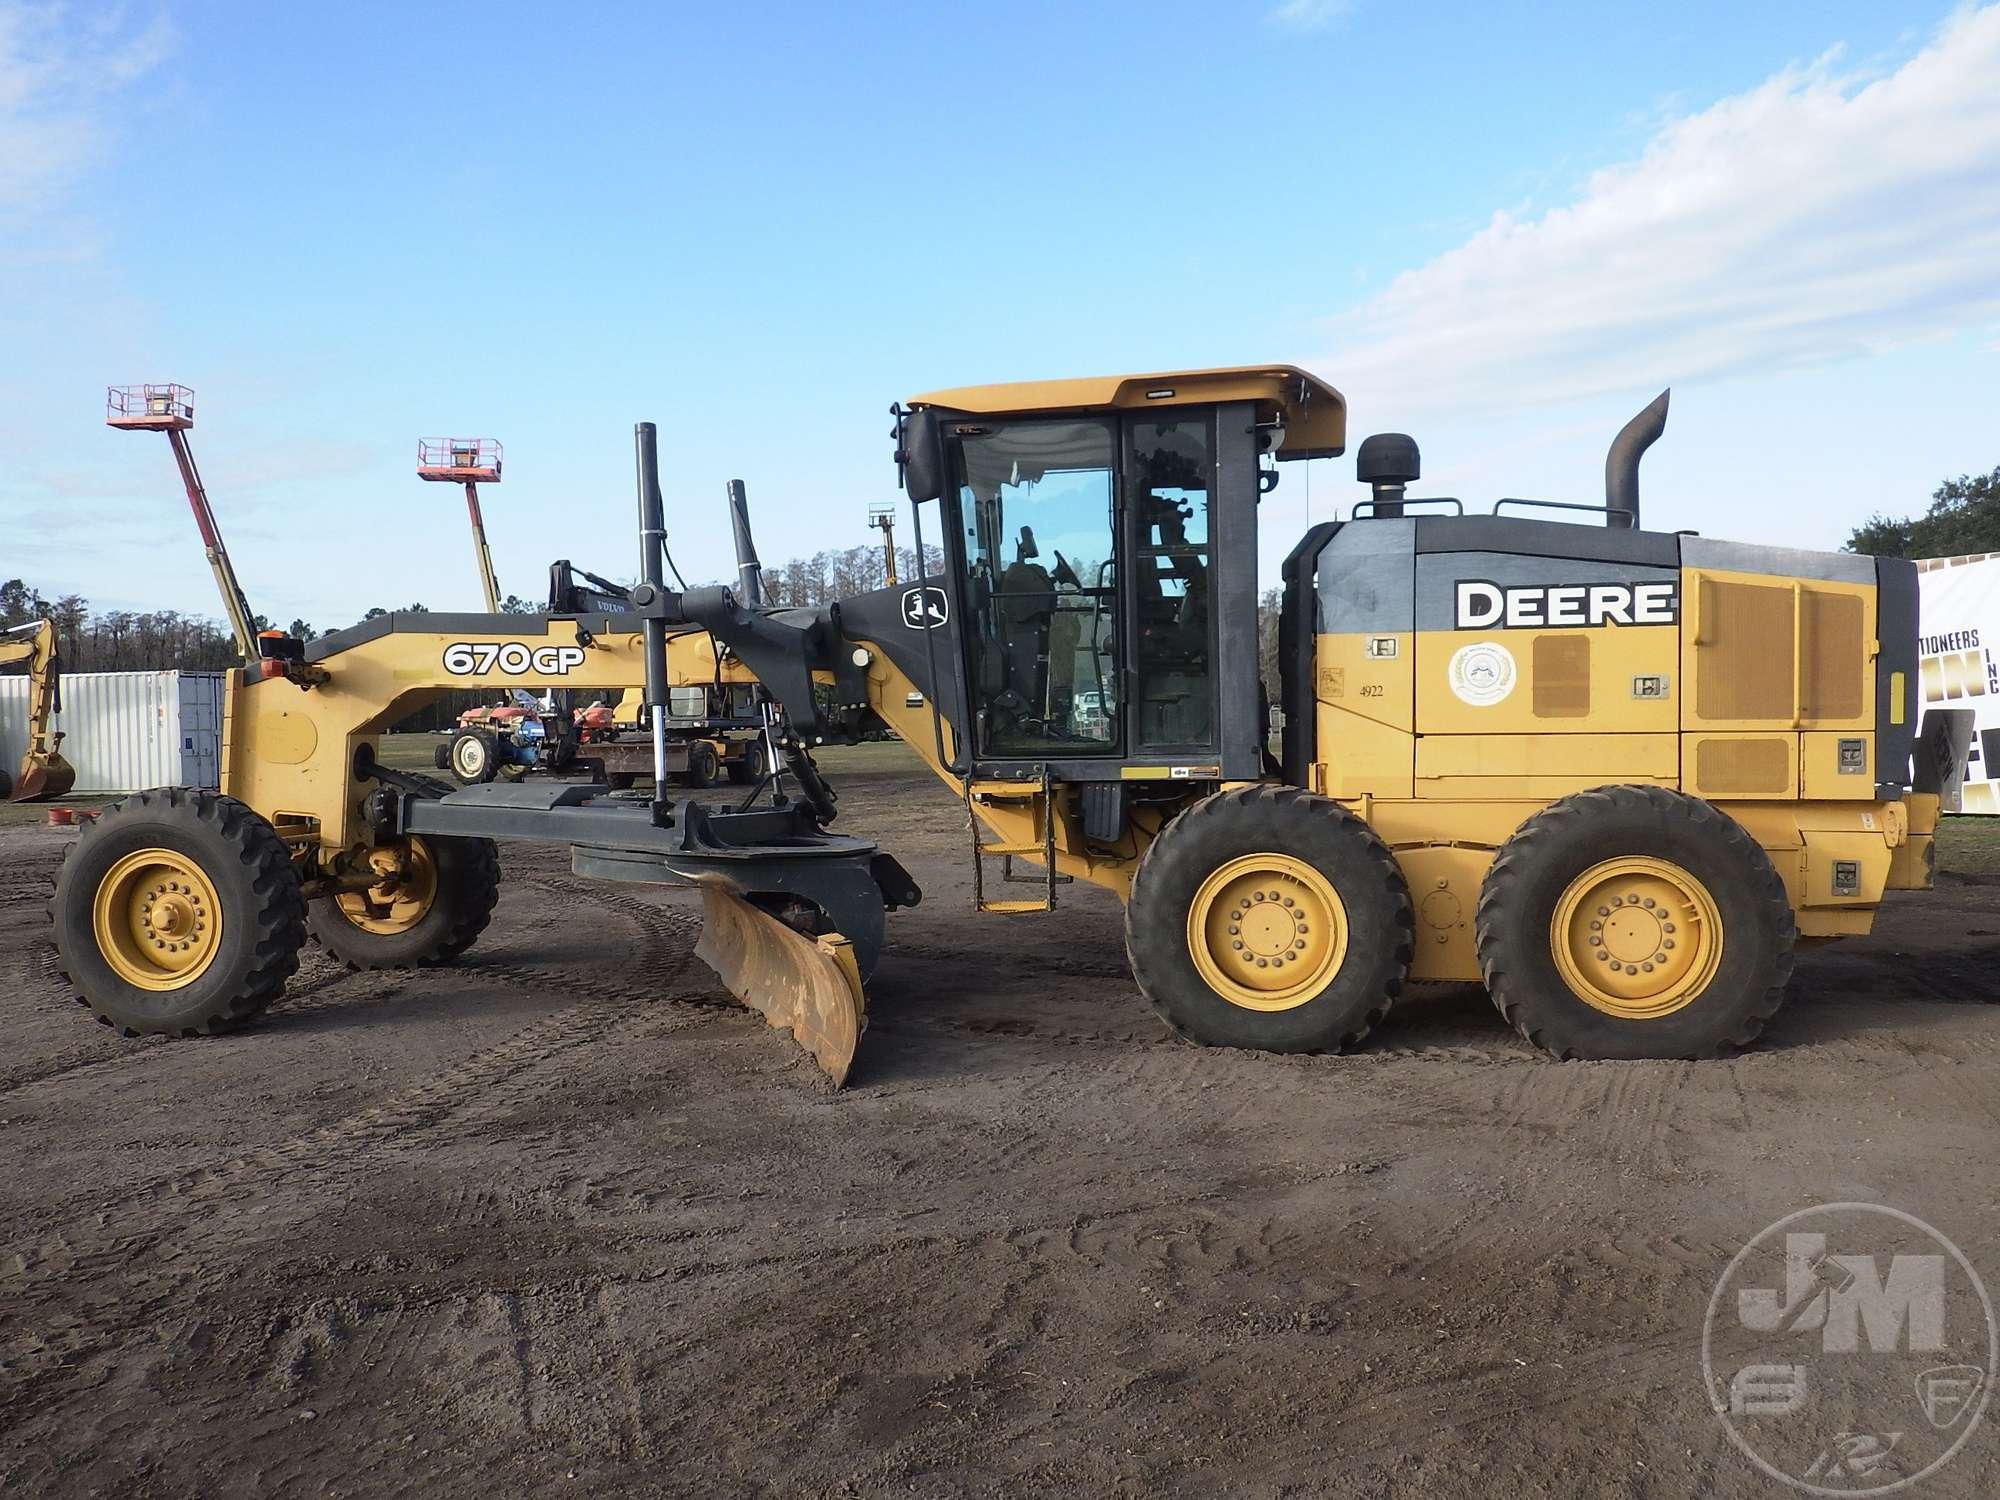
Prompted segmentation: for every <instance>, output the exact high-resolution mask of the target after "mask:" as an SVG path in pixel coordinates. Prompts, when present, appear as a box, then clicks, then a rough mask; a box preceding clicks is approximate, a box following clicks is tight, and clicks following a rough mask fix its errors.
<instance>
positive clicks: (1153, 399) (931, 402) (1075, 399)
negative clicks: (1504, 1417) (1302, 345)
mask: <svg viewBox="0 0 2000 1500" xmlns="http://www.w3.org/2000/svg"><path fill="white" fill-rule="evenodd" d="M1220 401H1256V402H1259V403H1261V404H1262V405H1264V406H1266V407H1269V408H1272V409H1273V410H1272V413H1271V414H1272V415H1274V416H1277V417H1279V418H1280V419H1281V420H1282V421H1283V422H1284V426H1285V440H1284V442H1282V443H1281V444H1279V446H1278V452H1277V456H1278V457H1279V458H1280V459H1293V458H1334V457H1337V456H1338V455H1339V454H1341V453H1343V452H1345V451H1346V449H1347V400H1346V398H1345V397H1343V396H1342V395H1341V394H1340V392H1339V391H1337V390H1335V389H1334V388H1333V387H1332V386H1330V385H1328V384H1327V383H1326V382H1325V381H1323V380H1321V379H1320V378H1319V377H1318V376H1316V375H1312V374H1309V373H1307V372H1306V371H1304V370H1301V369H1300V368H1298V366H1296V365H1237V366H1233V367H1231V368H1227V369H1220V370H1163V371H1160V372H1159V373H1157V374H1152V375H1097V376H1087V377H1085V378H1083V379H1080V380H1017V381H1010V382H1007V383H1005V384H1001V385H962V386H955V387H953V388H952V389H950V390H943V391H928V392H926V393H925V394H923V395H921V396H913V397H911V398H910V404H911V405H912V406H933V407H936V408H937V409H938V410H940V411H953V412H964V413H966V414H967V415H968V416H1003V415H1004V416H1026V415H1030V414H1033V413H1038V412H1056V411H1106V410H1117V411H1133V410H1139V409H1142V408H1145V407H1152V406H1206V405H1210V404H1213V403H1215V402H1220Z"/></svg>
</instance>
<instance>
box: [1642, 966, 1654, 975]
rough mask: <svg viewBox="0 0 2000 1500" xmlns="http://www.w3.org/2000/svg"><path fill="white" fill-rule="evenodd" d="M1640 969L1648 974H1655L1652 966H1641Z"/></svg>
mask: <svg viewBox="0 0 2000 1500" xmlns="http://www.w3.org/2000/svg"><path fill="white" fill-rule="evenodd" d="M1639 967H1640V968H1642V969H1644V970H1645V971H1646V972H1647V973H1648V974H1650V973H1652V972H1653V966H1652V965H1651V964H1641V965H1639Z"/></svg>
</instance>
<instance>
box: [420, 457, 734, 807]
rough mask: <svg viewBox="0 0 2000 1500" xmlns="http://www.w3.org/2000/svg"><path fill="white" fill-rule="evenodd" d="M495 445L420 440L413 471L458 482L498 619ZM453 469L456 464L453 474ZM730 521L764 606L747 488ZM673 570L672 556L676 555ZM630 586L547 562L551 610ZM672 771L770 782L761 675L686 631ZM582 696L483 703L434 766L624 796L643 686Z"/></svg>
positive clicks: (674, 701) (616, 607) (483, 777)
mask: <svg viewBox="0 0 2000 1500" xmlns="http://www.w3.org/2000/svg"><path fill="white" fill-rule="evenodd" d="M500 462H501V460H500V445H499V444H498V443H495V442H493V441H491V440H490V439H486V438H476V439H475V438H461V439H438V440H435V441H430V440H426V441H425V442H423V443H420V444H419V445H418V471H417V472H418V473H419V474H420V475H421V476H422V477H423V478H425V479H462V480H463V483H464V485H465V495H466V511H467V515H468V516H469V518H470V521H471V526H472V553H473V561H474V563H475V565H476V566H477V568H478V570H479V581H480V589H481V591H482V593H483V595H484V596H485V599H486V605H487V612H488V613H489V614H497V613H499V612H500V605H499V598H500V585H499V582H498V580H497V579H496V578H495V577H494V573H493V556H492V553H491V551H490V550H489V548H488V546H487V542H486V523H485V520H484V518H483V516H482V514H481V512H480V508H479V489H478V486H479V483H480V481H481V480H482V479H485V480H486V481H487V482H497V480H498V478H499V475H500ZM449 465H460V467H450V466H449ZM728 499H729V515H730V523H731V527H732V529H733V531H734V534H735V542H736V567H737V576H738V578H739V579H740V580H741V587H742V589H743V591H744V598H745V600H746V601H747V602H748V603H749V604H750V605H752V606H753V607H754V606H756V605H759V604H761V603H762V602H763V566H762V564H760V563H759V562H758V560H757V546H756V543H755V541H754V540H753V539H752V537H751V534H750V506H749V500H748V497H747V492H746V490H745V488H744V485H743V481H742V480H740V479H732V480H730V482H729V486H728ZM669 565H671V559H669ZM628 598H629V591H628V590H626V589H625V588H624V587H623V586H621V585H619V584H616V583H613V582H611V581H610V580H609V579H607V578H603V577H600V576H599V575H597V574H595V573H591V572H588V571H586V570H584V569H581V568H577V567H575V566H574V565H573V564H572V563H571V562H570V561H569V559H567V558H562V559H558V560H557V561H556V562H554V563H552V564H551V565H550V567H549V612H550V613H552V614H575V613H589V612H593V611H595V612H609V613H616V612H619V611H620V610H622V609H623V608H624V607H625V605H626V602H627V600H628ZM667 677H668V683H669V690H668V704H667V713H668V717H667V736H666V739H667V773H668V774H669V775H670V776H672V777H673V778H674V780H675V781H677V782H678V783H680V784H681V785H683V786H688V787H694V788H697V789H699V788H702V787H709V786H713V785H715V783H716V780H717V778H718V777H721V776H725V775H726V776H727V777H728V778H729V780H730V781H731V782H734V783H735V784H737V785H739V786H749V785H752V784H759V783H762V782H763V781H764V779H765V778H766V777H767V776H769V775H770V754H769V747H768V745H767V744H766V738H765V732H764V715H763V693H762V690H761V689H760V688H759V687H758V686H757V679H756V678H755V677H753V676H751V674H750V672H749V671H748V669H746V668H745V667H744V666H743V664H742V663H741V662H740V661H738V660H736V659H735V658H734V657H732V656H730V655H729V653H728V652H726V651H721V650H718V649H717V648H716V647H715V644H714V643H713V642H712V641H710V640H709V639H708V637H707V636H706V635H704V634H702V633H701V632H700V631H681V632H676V633H675V634H673V635H671V636H670V637H669V638H668V641H667ZM578 696H579V695H577V694H575V693H572V692H569V691H567V690H561V689H558V690H555V691H554V692H552V693H550V695H549V697H548V699H547V700H546V701H543V700H540V699H537V698H536V696H535V695H534V694H532V693H530V692H528V691H526V690H525V689H522V688H514V689H512V690H511V692H510V693H509V695H508V698H507V700H506V701H504V702H498V703H485V704H480V705H478V706H477V707H474V708H468V709H467V710H465V712H463V713H461V714H460V715H459V716H458V727H457V728H456V729H455V730H454V731H453V733H452V736H451V738H450V740H449V741H447V742H446V743H444V744H442V745H439V746H437V747H436V749H435V751H434V752H433V759H432V764H433V766H434V767H435V769H437V770H440V771H448V772H450V773H451V776H452V778H453V779H454V780H455V781H457V782H458V784H459V785H460V786H476V785H479V784H481V783H483V782H488V781H491V780H493V779H494V777H496V776H500V775H508V776H513V777H515V778H517V779H518V778H519V777H521V776H524V775H527V774H528V773H530V772H535V771H540V772H546V773H548V774H550V775H562V774H565V773H569V772H573V771H577V770H586V771H589V772H591V773H592V774H593V775H594V776H595V777H596V778H597V779H598V780H600V781H602V782H604V783H605V784H606V785H608V786H610V787H611V788H612V789H614V790H617V791H623V790H625V789H627V788H629V787H631V786H633V785H635V784H636V783H637V782H638V780H639V779H640V778H641V777H642V776H644V775H647V774H648V773H649V772H650V771H651V768H652V748H651V741H650V737H649V735H648V733H647V731H648V730H649V729H650V725H651V714H650V713H649V712H648V710H647V707H646V702H645V694H644V693H643V692H642V691H640V690H639V689H638V688H637V687H627V688H626V689H625V690H624V691H623V692H622V693H617V694H601V695H596V696H594V697H593V698H592V699H591V701H590V702H588V703H587V704H586V705H585V706H584V707H582V708H576V707H574V706H573V705H574V700H575V699H576V698H577V697H578Z"/></svg>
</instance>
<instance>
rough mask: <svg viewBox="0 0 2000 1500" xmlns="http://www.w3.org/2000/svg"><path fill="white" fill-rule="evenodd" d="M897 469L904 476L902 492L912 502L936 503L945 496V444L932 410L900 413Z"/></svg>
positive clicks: (926, 408)
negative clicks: (927, 501)
mask: <svg viewBox="0 0 2000 1500" xmlns="http://www.w3.org/2000/svg"><path fill="white" fill-rule="evenodd" d="M896 466H897V467H898V468H899V469H901V470H902V473H903V491H904V493H905V494H907V495H908V496H909V497H910V499H911V500H912V501H915V502H918V503H922V502H923V501H925V500H935V499H937V498H938V497H939V496H940V495H942V494H943V493H944V444H943V442H942V441H941V439H940V435H939V429H938V417H937V413H936V412H934V411H932V410H931V409H930V408H929V407H927V406H925V407H919V408H918V409H917V410H915V411H906V412H904V413H902V414H901V417H900V418H899V420H898V423H897V447H896Z"/></svg>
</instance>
